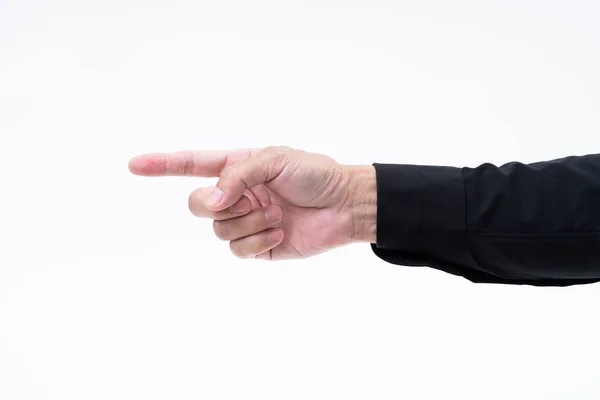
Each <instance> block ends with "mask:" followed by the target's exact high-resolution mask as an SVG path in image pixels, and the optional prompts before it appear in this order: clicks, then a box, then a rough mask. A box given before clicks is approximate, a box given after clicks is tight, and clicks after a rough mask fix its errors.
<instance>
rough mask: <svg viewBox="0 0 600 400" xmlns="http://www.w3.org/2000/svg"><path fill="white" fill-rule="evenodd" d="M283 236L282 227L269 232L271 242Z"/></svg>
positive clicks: (277, 240)
mask: <svg viewBox="0 0 600 400" xmlns="http://www.w3.org/2000/svg"><path fill="white" fill-rule="evenodd" d="M282 238H283V231H282V230H281V229H278V230H276V231H273V232H271V233H269V240H270V241H271V242H279V241H280V240H281V239H282Z"/></svg>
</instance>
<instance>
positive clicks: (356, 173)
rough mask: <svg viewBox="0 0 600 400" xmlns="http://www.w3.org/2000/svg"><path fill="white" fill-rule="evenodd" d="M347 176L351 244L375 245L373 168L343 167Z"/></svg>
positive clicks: (375, 189) (375, 200) (375, 209)
mask: <svg viewBox="0 0 600 400" xmlns="http://www.w3.org/2000/svg"><path fill="white" fill-rule="evenodd" d="M345 168H346V169H347V171H348V175H349V185H348V187H349V194H348V195H349V201H348V204H349V207H350V215H351V218H352V234H351V237H352V239H351V242H352V243H376V240H377V180H376V173H375V167H374V166H372V165H369V166H354V165H349V166H345Z"/></svg>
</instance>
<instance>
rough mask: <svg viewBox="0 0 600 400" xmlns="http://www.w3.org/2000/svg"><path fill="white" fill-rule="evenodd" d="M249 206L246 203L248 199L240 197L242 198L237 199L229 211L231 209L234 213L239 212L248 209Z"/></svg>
mask: <svg viewBox="0 0 600 400" xmlns="http://www.w3.org/2000/svg"><path fill="white" fill-rule="evenodd" d="M249 208H250V205H249V204H248V200H246V199H245V198H244V197H242V200H240V201H238V202H237V203H235V204H234V205H233V207H231V211H233V212H234V213H236V214H239V213H244V212H246V211H248V209H249Z"/></svg>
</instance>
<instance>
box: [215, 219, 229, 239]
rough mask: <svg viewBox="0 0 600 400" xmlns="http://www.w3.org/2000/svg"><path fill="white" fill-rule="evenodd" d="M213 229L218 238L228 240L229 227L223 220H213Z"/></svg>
mask: <svg viewBox="0 0 600 400" xmlns="http://www.w3.org/2000/svg"><path fill="white" fill-rule="evenodd" d="M213 231H214V232H215V235H216V236H217V237H218V238H219V239H221V240H228V238H229V229H228V228H227V224H226V223H225V222H224V221H213Z"/></svg>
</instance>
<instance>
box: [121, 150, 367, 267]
mask: <svg viewBox="0 0 600 400" xmlns="http://www.w3.org/2000/svg"><path fill="white" fill-rule="evenodd" d="M129 169H130V171H131V172H132V173H134V174H136V175H143V176H168V175H170V176H198V177H218V178H219V179H218V182H217V185H216V187H204V188H200V189H197V190H195V191H194V192H192V194H191V195H190V197H189V208H190V211H191V212H192V213H193V214H194V215H196V216H198V217H203V218H211V219H213V220H214V224H213V227H214V232H215V234H216V236H217V237H218V238H220V239H222V240H227V241H229V242H230V248H231V251H232V252H233V254H234V255H236V256H238V257H241V258H261V259H266V260H283V259H293V258H304V257H309V256H312V255H315V254H318V253H322V252H324V251H327V250H329V249H332V248H334V247H338V246H343V245H346V244H350V243H353V242H374V241H375V224H376V207H377V205H376V183H375V169H374V167H372V166H347V165H341V164H339V163H337V162H336V161H334V160H333V159H331V158H329V157H327V156H324V155H320V154H313V153H308V152H304V151H300V150H294V149H290V148H287V147H268V148H265V149H252V150H231V151H187V152H177V153H171V154H147V155H143V156H139V157H136V158H133V159H132V160H131V161H130V163H129Z"/></svg>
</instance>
